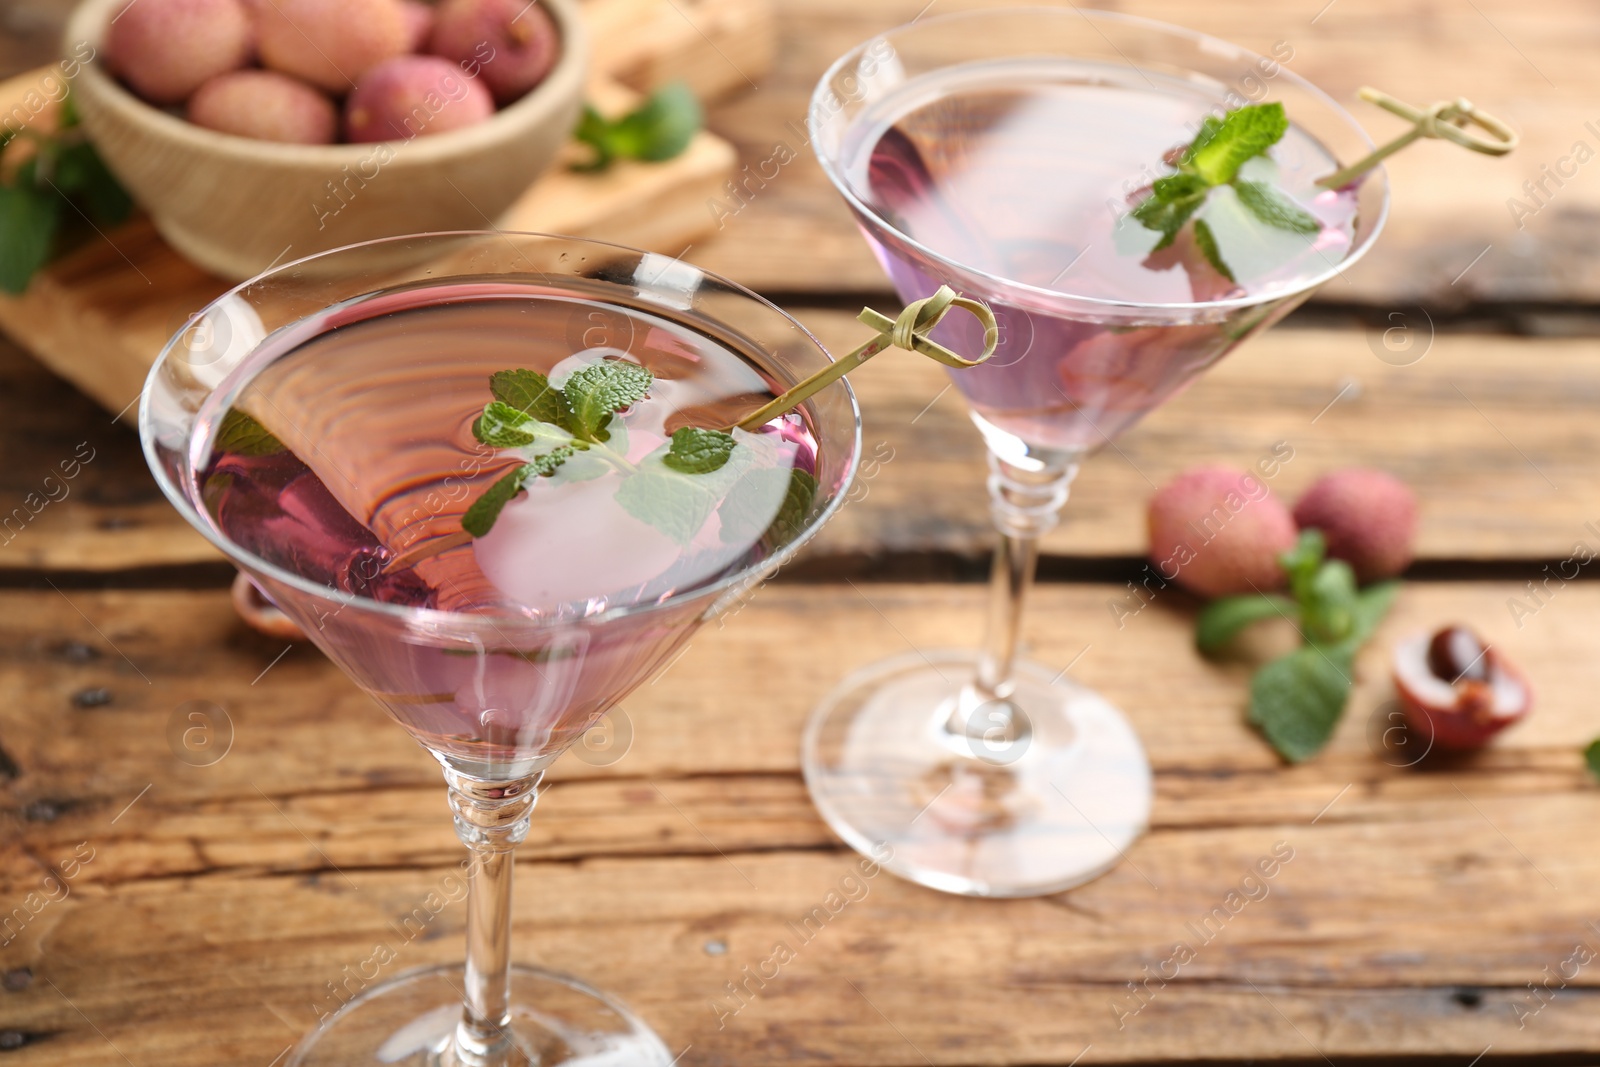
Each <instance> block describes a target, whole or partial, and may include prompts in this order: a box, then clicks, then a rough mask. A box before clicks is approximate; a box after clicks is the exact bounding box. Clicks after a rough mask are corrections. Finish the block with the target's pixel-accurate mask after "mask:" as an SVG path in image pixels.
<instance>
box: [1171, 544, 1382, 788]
mask: <svg viewBox="0 0 1600 1067" xmlns="http://www.w3.org/2000/svg"><path fill="white" fill-rule="evenodd" d="M1326 553H1327V542H1326V540H1325V539H1324V538H1323V536H1322V532H1321V531H1320V530H1315V529H1311V530H1303V531H1301V534H1300V539H1299V541H1298V542H1297V543H1296V544H1295V546H1294V548H1292V549H1290V550H1289V551H1288V552H1285V553H1284V554H1283V555H1282V556H1280V557H1279V563H1280V564H1281V565H1282V566H1283V569H1284V572H1285V573H1286V574H1287V575H1288V579H1289V595H1288V596H1282V595H1279V594H1266V593H1258V594H1252V595H1249V596H1237V597H1224V598H1222V599H1220V600H1215V601H1213V602H1212V603H1210V604H1209V605H1207V606H1206V608H1205V610H1203V611H1202V612H1201V613H1200V617H1199V618H1198V619H1197V620H1196V622H1195V642H1196V644H1197V645H1198V646H1199V648H1200V651H1201V652H1204V653H1207V654H1212V653H1215V652H1217V651H1220V650H1221V649H1222V648H1223V647H1224V646H1225V645H1227V644H1228V643H1229V642H1230V641H1232V640H1233V639H1234V638H1235V637H1236V636H1238V634H1239V633H1240V632H1241V631H1242V630H1244V629H1245V628H1246V627H1248V626H1250V625H1252V624H1253V623H1256V622H1260V621H1262V620H1264V619H1271V618H1283V619H1287V620H1289V621H1290V622H1292V623H1294V624H1295V625H1296V626H1297V627H1298V628H1299V630H1300V634H1301V639H1302V640H1303V642H1304V644H1303V645H1302V646H1301V647H1300V648H1297V649H1295V650H1294V651H1293V652H1291V653H1289V654H1288V655H1286V656H1282V657H1280V658H1278V659H1276V660H1273V661H1272V662H1270V663H1267V664H1266V665H1265V666H1263V667H1261V668H1260V669H1258V670H1257V671H1256V673H1255V677H1254V678H1253V679H1252V680H1251V683H1250V722H1251V724H1252V725H1254V726H1255V727H1256V728H1257V729H1259V730H1260V731H1261V733H1262V734H1263V735H1264V736H1265V737H1266V739H1267V740H1268V741H1269V742H1271V744H1272V747H1273V748H1275V749H1277V751H1278V752H1279V754H1280V755H1282V756H1283V757H1284V758H1285V759H1287V760H1289V761H1291V762H1294V763H1298V762H1300V761H1302V760H1306V759H1309V758H1310V757H1312V756H1314V755H1316V754H1317V753H1318V752H1320V751H1321V750H1322V748H1323V746H1324V745H1326V744H1327V743H1328V739H1329V738H1330V737H1332V736H1333V731H1334V729H1335V727H1337V726H1338V725H1339V720H1340V718H1341V717H1342V716H1343V715H1344V708H1345V704H1346V702H1347V701H1348V699H1349V696H1350V689H1351V685H1352V677H1353V672H1354V666H1355V657H1356V653H1357V652H1358V651H1359V650H1360V648H1361V646H1362V645H1364V644H1366V642H1367V641H1368V640H1369V639H1370V638H1371V637H1372V634H1373V632H1374V631H1376V630H1377V628H1378V624H1379V623H1380V622H1382V621H1383V617H1384V615H1385V614H1387V613H1388V611H1389V608H1390V606H1391V605H1392V604H1393V603H1394V598H1395V595H1396V594H1397V593H1398V592H1399V591H1400V583H1399V582H1398V581H1386V582H1377V583H1374V584H1372V585H1369V586H1367V588H1365V589H1358V588H1357V586H1356V581H1355V572H1353V571H1352V570H1351V569H1350V565H1349V564H1347V563H1345V562H1344V561H1343V560H1336V559H1333V560H1330V559H1326V558H1325V556H1326Z"/></svg>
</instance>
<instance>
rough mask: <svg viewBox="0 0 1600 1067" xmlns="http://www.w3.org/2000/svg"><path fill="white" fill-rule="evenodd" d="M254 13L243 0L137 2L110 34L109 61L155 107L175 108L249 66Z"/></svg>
mask: <svg viewBox="0 0 1600 1067" xmlns="http://www.w3.org/2000/svg"><path fill="white" fill-rule="evenodd" d="M254 42H255V29H254V27H253V25H252V23H251V19H250V12H249V11H248V10H247V9H246V8H245V6H244V4H243V3H242V2H241V0H133V2H132V3H130V4H128V5H127V6H126V7H124V8H123V9H122V10H121V12H120V13H118V14H117V15H116V16H115V17H114V18H113V19H112V21H111V24H110V26H109V27H108V28H107V30H106V60H107V63H108V64H109V65H110V67H111V69H112V70H113V71H114V72H115V73H116V74H117V75H118V76H120V77H121V78H122V80H123V81H124V82H126V83H127V84H128V86H129V88H131V89H132V90H133V91H134V92H135V93H137V94H138V95H139V96H140V97H142V98H143V99H145V100H147V101H149V102H150V103H152V104H177V103H181V102H183V101H184V100H186V99H188V98H189V95H190V94H191V93H193V92H194V91H195V90H196V89H198V88H200V86H201V85H203V84H205V83H206V82H207V81H210V80H211V79H212V78H214V77H216V76H217V75H219V74H224V73H226V72H228V71H230V70H238V69H239V68H240V67H243V66H244V65H245V64H246V63H248V62H250V57H251V54H252V53H253V51H254V47H255V44H254Z"/></svg>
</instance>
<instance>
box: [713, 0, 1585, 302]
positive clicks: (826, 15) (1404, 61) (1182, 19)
mask: <svg viewBox="0 0 1600 1067" xmlns="http://www.w3.org/2000/svg"><path fill="white" fill-rule="evenodd" d="M974 6H979V5H978V4H977V3H976V2H975V0H974V2H967V3H961V2H947V3H942V4H940V5H938V6H937V7H935V8H934V9H933V12H932V13H931V14H941V13H945V12H949V11H955V10H960V9H961V8H963V7H968V8H970V7H974ZM1088 6H1092V7H1105V8H1112V9H1114V10H1117V11H1120V12H1124V13H1127V14H1131V15H1141V16H1145V17H1149V18H1155V19H1160V20H1162V21H1167V22H1175V23H1179V24H1182V25H1185V26H1189V27H1191V28H1193V29H1196V30H1201V31H1204V32H1207V33H1212V34H1214V35H1216V36H1218V37H1221V38H1223V39H1224V40H1228V41H1234V42H1237V43H1238V44H1240V45H1243V46H1245V47H1248V48H1252V49H1255V50H1258V51H1262V52H1268V51H1271V49H1272V46H1273V45H1274V43H1276V42H1280V41H1281V42H1286V43H1287V45H1288V46H1289V47H1291V48H1292V49H1293V50H1294V56H1293V58H1292V59H1291V60H1290V61H1289V63H1288V66H1289V67H1290V69H1292V70H1294V71H1295V72H1297V73H1299V74H1301V75H1303V76H1305V77H1307V78H1309V79H1310V80H1311V81H1312V82H1313V83H1315V84H1317V85H1318V86H1320V87H1321V88H1323V89H1324V90H1326V91H1327V92H1329V93H1330V94H1331V95H1332V96H1333V97H1334V98H1335V99H1336V100H1338V101H1340V102H1341V103H1343V104H1345V105H1346V106H1348V107H1350V108H1352V110H1353V113H1355V114H1356V115H1357V117H1358V118H1359V120H1360V121H1361V122H1362V124H1363V125H1364V126H1366V128H1367V129H1368V130H1369V131H1370V132H1371V133H1372V135H1373V136H1374V137H1375V138H1377V139H1380V140H1381V139H1384V138H1387V137H1392V136H1394V135H1395V134H1396V133H1397V132H1399V126H1398V122H1397V120H1395V119H1393V118H1391V117H1389V116H1387V115H1384V114H1383V113H1381V112H1379V111H1378V110H1377V109H1375V108H1373V107H1371V106H1369V105H1366V104H1362V103H1359V102H1358V101H1357V100H1356V97H1355V92H1356V89H1357V88H1359V87H1360V86H1361V85H1364V84H1373V85H1377V86H1379V87H1381V88H1383V89H1384V90H1385V91H1387V92H1389V93H1392V94H1394V95H1396V96H1398V97H1399V98H1401V99H1403V100H1407V101H1411V102H1413V103H1416V104H1418V105H1421V106H1426V105H1427V104H1429V103H1431V102H1432V101H1434V100H1438V99H1448V98H1453V97H1455V96H1459V95H1465V96H1467V97H1469V98H1470V99H1471V100H1473V101H1474V102H1476V103H1478V104H1480V105H1482V106H1483V107H1484V108H1486V109H1487V110H1489V111H1491V112H1492V113H1494V114H1495V115H1497V116H1499V117H1501V118H1504V119H1505V120H1506V121H1508V122H1510V123H1511V124H1512V125H1513V126H1514V127H1515V128H1517V129H1518V130H1519V131H1520V132H1521V133H1522V135H1523V144H1522V146H1521V147H1520V148H1519V149H1518V150H1517V151H1516V153H1515V154H1514V155H1512V156H1510V157H1508V158H1506V159H1502V160H1491V159H1486V158H1482V157H1477V156H1469V155H1468V154H1466V153H1464V152H1463V151H1461V150H1460V149H1457V148H1453V147H1449V146H1445V145H1439V144H1430V145H1422V146H1419V147H1416V148H1413V149H1410V150H1408V151H1406V152H1404V153H1402V154H1401V155H1399V156H1397V157H1395V159H1394V160H1393V161H1391V163H1390V164H1389V167H1390V178H1391V181H1392V182H1393V189H1394V204H1393V210H1392V212H1391V215H1390V221H1389V226H1388V232H1387V233H1385V234H1384V235H1383V237H1382V238H1381V239H1380V241H1379V244H1378V246H1377V247H1376V248H1375V249H1374V250H1373V252H1372V253H1371V255H1370V256H1368V258H1367V260H1366V261H1365V262H1363V263H1362V264H1360V265H1359V266H1358V267H1356V268H1355V269H1354V270H1353V271H1352V272H1351V275H1350V277H1349V281H1348V283H1346V282H1333V283H1331V284H1330V285H1329V286H1328V287H1327V288H1326V289H1325V290H1324V291H1323V293H1322V294H1321V298H1322V299H1325V300H1329V301H1334V302H1340V303H1349V302H1358V303H1367V304H1374V305H1377V306H1378V307H1381V308H1386V309H1387V308H1398V307H1403V306H1405V305H1408V304H1412V303H1416V302H1418V301H1422V300H1426V301H1429V302H1432V303H1437V304H1442V305H1449V306H1458V305H1460V304H1462V303H1463V302H1465V301H1467V300H1470V299H1479V300H1483V299H1488V300H1551V301H1577V302H1592V301H1594V300H1595V299H1596V298H1597V296H1600V258H1597V257H1595V256H1594V255H1593V249H1594V248H1595V246H1596V245H1597V244H1600V221H1597V220H1600V180H1596V177H1595V175H1594V174H1593V173H1592V172H1591V168H1589V167H1587V166H1584V167H1575V164H1574V163H1573V162H1572V161H1570V160H1569V161H1568V162H1566V163H1562V164H1561V167H1562V169H1563V171H1565V172H1566V173H1567V174H1568V175H1569V176H1568V177H1566V178H1564V179H1558V180H1559V181H1560V182H1561V185H1560V187H1559V188H1558V187H1557V185H1556V184H1554V183H1553V182H1549V181H1548V180H1547V184H1546V189H1547V191H1548V193H1549V195H1542V196H1541V197H1540V198H1539V199H1540V201H1542V202H1543V203H1544V204H1546V205H1547V206H1544V207H1540V208H1539V210H1538V212H1537V214H1536V215H1534V216H1533V217H1531V218H1526V219H1524V220H1523V221H1524V222H1525V226H1523V227H1519V226H1518V225H1517V220H1516V219H1514V218H1513V215H1512V212H1511V211H1510V210H1509V208H1508V200H1510V199H1511V198H1513V197H1515V198H1519V199H1521V200H1523V201H1524V202H1527V203H1529V204H1530V205H1537V203H1539V201H1532V200H1529V198H1528V196H1527V194H1526V193H1525V192H1524V191H1523V188H1522V186H1523V182H1524V181H1526V180H1530V179H1531V180H1534V181H1539V180H1541V179H1542V178H1543V175H1544V173H1545V172H1544V171H1542V170H1541V166H1542V165H1548V166H1549V167H1551V168H1555V167H1556V166H1557V164H1558V162H1560V161H1561V160H1563V159H1564V158H1567V157H1570V156H1571V154H1572V152H1573V149H1574V145H1575V142H1578V141H1582V142H1585V143H1586V144H1587V146H1588V149H1589V151H1590V154H1593V153H1594V152H1596V151H1600V133H1597V132H1596V129H1600V127H1597V128H1594V129H1592V128H1590V127H1588V126H1586V125H1585V124H1586V123H1588V122H1590V121H1591V120H1594V119H1595V115H1594V112H1593V106H1592V103H1593V100H1594V99H1595V97H1596V93H1597V86H1596V82H1595V79H1596V74H1595V73H1594V71H1595V68H1594V65H1593V63H1592V62H1591V61H1590V52H1591V49H1590V41H1591V39H1592V37H1593V34H1594V32H1595V30H1596V29H1597V27H1600V21H1597V19H1600V16H1597V14H1596V11H1595V9H1594V8H1593V6H1592V5H1588V4H1585V3H1583V2H1582V0H1560V2H1556V3H1549V4H1522V3H1517V2H1516V0H1481V2H1478V3H1476V4H1474V5H1461V6H1455V5H1446V6H1442V7H1441V6H1440V5H1437V4H1433V3H1429V2H1427V0H1403V2H1400V3H1392V2H1386V0H1339V3H1338V4H1337V5H1335V6H1332V7H1329V8H1327V9H1326V10H1325V11H1324V10H1320V9H1321V8H1322V6H1323V5H1321V4H1310V5H1305V6H1304V7H1302V6H1300V5H1273V6H1271V7H1266V8H1264V7H1263V6H1262V5H1261V4H1260V3H1256V2H1252V0H1229V2H1224V3H1208V4H1205V5H1195V4H1193V3H1186V2H1184V0H1132V2H1123V3H1116V4H1110V3H1095V4H1091V5H1088ZM923 8H924V0H884V2H880V3H873V4H870V5H867V4H860V3H853V2H851V0H785V2H783V3H780V4H779V35H780V37H781V39H782V40H783V41H784V42H785V44H786V47H785V48H784V49H783V50H782V52H781V54H780V55H779V56H778V59H777V63H776V65H775V66H774V68H773V71H772V74H771V75H770V76H769V77H768V78H767V79H766V80H765V81H764V82H763V84H762V90H761V92H759V93H753V94H751V95H749V96H748V97H744V98H741V99H738V100H735V101H731V102H730V103H728V104H726V105H724V106H723V107H721V108H718V109H717V110H716V112H715V113H714V115H713V125H714V126H715V128H716V129H717V130H718V131H719V132H721V133H723V134H724V135H725V136H727V137H729V138H730V139H731V140H733V141H734V142H735V143H736V144H737V145H738V146H739V148H740V153H741V157H742V159H743V160H744V162H746V163H748V164H750V165H751V166H752V168H757V167H758V165H759V164H760V163H761V161H763V160H768V159H770V158H772V157H773V152H774V147H775V143H776V142H779V141H782V142H784V143H786V144H787V145H788V146H789V147H790V149H791V150H792V151H794V152H796V153H797V157H798V158H796V159H795V161H794V162H792V163H789V164H787V165H784V166H783V167H782V169H781V170H780V171H779V172H778V176H777V177H776V178H774V179H772V180H771V181H770V182H761V181H760V180H759V179H757V180H756V181H755V182H754V183H753V184H752V186H751V188H752V190H754V194H753V196H747V197H746V198H745V199H747V200H749V206H748V207H740V206H739V205H738V203H737V202H736V201H732V200H730V199H729V198H728V197H727V196H726V195H724V196H723V197H721V198H719V202H720V203H721V205H722V207H723V209H735V208H736V209H737V213H736V214H735V215H733V216H732V217H727V216H726V215H723V214H721V212H717V211H713V209H712V207H711V206H710V205H708V212H711V213H715V214H718V215H719V218H721V219H722V220H723V221H725V223H726V225H725V227H724V229H723V231H722V234H721V235H720V236H719V238H718V239H717V240H716V241H714V242H713V243H711V244H710V245H708V246H706V247H705V248H704V249H702V250H699V251H698V252H697V253H696V254H697V256H698V257H699V258H700V259H701V260H702V261H703V262H704V264H705V265H706V266H707V267H710V268H711V269H713V270H716V271H719V272H721V273H724V274H727V275H729V276H730V277H733V278H737V279H739V280H740V281H742V282H744V283H745V284H747V285H750V286H752V287H754V288H756V289H759V290H772V291H781V292H785V293H793V292H798V291H817V292H834V291H838V290H844V289H857V290H878V289H883V288H885V287H886V285H885V282H884V278H883V274H882V272H881V270H880V269H879V268H878V266H877V264H876V263H875V262H874V261H873V259H872V258H871V256H870V255H868V253H867V250H866V247H865V245H864V244H863V243H862V241H861V239H860V237H859V235H858V234H857V233H856V231H855V228H854V226H853V224H852V223H851V221H850V217H849V215H848V213H847V212H846V210H845V208H844V206H843V203H842V202H841V201H840V200H839V198H838V196H837V195H836V194H835V193H834V192H833V190H832V189H831V187H830V186H829V185H828V183H827V180H826V179H825V178H824V177H823V175H822V171H821V169H820V168H819V167H818V166H817V164H816V162H815V160H814V159H813V158H812V156H811V153H810V149H809V148H806V147H805V146H804V125H805V115H806V107H807V101H808V98H809V96H810V93H811V90H812V88H813V87H814V85H815V83H816V81H817V79H818V77H820V75H821V74H822V72H823V71H824V70H826V69H827V67H828V65H829V64H830V63H831V62H832V61H833V60H834V59H835V58H836V57H838V56H839V55H842V54H843V53H844V52H845V51H847V50H848V49H850V48H851V47H853V46H855V45H856V44H857V43H859V42H861V41H863V40H866V39H867V38H868V37H870V36H871V35H872V34H874V33H877V32H880V31H882V30H884V29H887V28H889V27H892V26H895V25H897V24H900V23H904V22H906V21H908V20H910V19H912V18H913V17H916V16H917V15H918V14H919V12H920V11H921V10H922V9H923ZM1313 16H1315V17H1313ZM779 158H782V157H781V156H780V157H779ZM771 169H772V168H771V166H770V165H769V166H768V168H767V170H768V171H769V172H770V170H771ZM1574 173H1575V175H1576V176H1572V175H1573V174H1574ZM1485 249H1488V251H1487V252H1486V251H1485ZM1480 255H1481V256H1482V258H1481V259H1479V258H1478V257H1479V256H1480ZM1469 266H1470V270H1469V269H1468V268H1469ZM1458 275H1464V276H1462V277H1460V278H1459V279H1458Z"/></svg>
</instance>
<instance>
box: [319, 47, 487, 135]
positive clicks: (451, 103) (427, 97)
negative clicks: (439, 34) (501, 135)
mask: <svg viewBox="0 0 1600 1067" xmlns="http://www.w3.org/2000/svg"><path fill="white" fill-rule="evenodd" d="M493 114H494V98H493V97H491V96H490V95H489V90H488V89H486V88H484V86H483V84H482V82H480V81H478V79H476V78H469V77H467V75H466V74H465V73H464V72H463V71H462V70H461V69H460V68H459V67H457V66H456V65H455V64H454V63H452V62H450V61H449V60H448V59H441V58H439V57H438V56H397V57H395V58H394V59H391V60H389V61H387V62H385V63H380V64H379V65H378V66H376V67H374V68H372V70H370V71H368V72H367V73H366V75H365V76H364V77H363V78H362V79H361V80H360V81H359V82H358V83H357V84H356V88H355V91H354V92H352V93H351V94H350V97H349V99H347V100H346V101H345V107H344V119H345V137H346V138H347V139H349V140H351V141H409V140H411V139H412V138H413V137H425V136H429V135H432V134H436V133H448V132H450V131H451V130H459V129H461V128H463V127H465V126H472V125H475V124H477V123H479V122H482V121H484V120H485V119H487V118H488V117H489V116H491V115H493Z"/></svg>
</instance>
